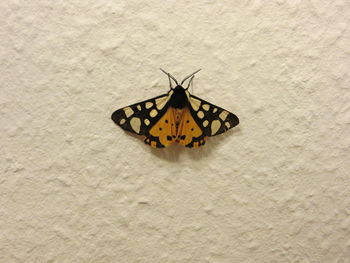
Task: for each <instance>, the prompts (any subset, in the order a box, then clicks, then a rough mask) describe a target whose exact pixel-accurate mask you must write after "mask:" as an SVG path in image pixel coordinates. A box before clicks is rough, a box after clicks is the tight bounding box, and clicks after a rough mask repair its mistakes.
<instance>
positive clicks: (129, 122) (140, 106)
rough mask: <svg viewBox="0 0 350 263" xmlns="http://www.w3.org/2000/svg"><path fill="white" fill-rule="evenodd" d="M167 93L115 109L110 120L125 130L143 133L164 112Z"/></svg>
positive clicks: (167, 99) (167, 101) (146, 131)
mask: <svg viewBox="0 0 350 263" xmlns="http://www.w3.org/2000/svg"><path fill="white" fill-rule="evenodd" d="M169 98H170V96H169V95H168V94H164V95H160V96H158V97H155V98H152V99H149V100H145V101H142V102H139V103H135V104H132V105H130V106H127V107H124V108H121V109H119V110H117V111H115V112H114V113H113V114H112V116H111V118H112V120H113V121H114V122H115V123H116V124H117V125H119V126H120V127H121V128H123V129H124V130H126V131H130V132H133V133H136V134H139V135H145V134H147V133H148V131H149V130H150V128H151V127H152V126H153V125H154V124H155V123H156V122H157V121H158V120H159V119H160V118H161V116H162V115H163V114H164V113H165V112H166V110H167V108H168V104H169Z"/></svg>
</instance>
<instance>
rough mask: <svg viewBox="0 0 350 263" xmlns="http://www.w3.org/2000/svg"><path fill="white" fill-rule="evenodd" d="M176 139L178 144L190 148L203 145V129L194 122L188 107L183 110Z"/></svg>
mask: <svg viewBox="0 0 350 263" xmlns="http://www.w3.org/2000/svg"><path fill="white" fill-rule="evenodd" d="M176 139H177V141H178V142H179V143H180V144H182V145H184V146H186V147H190V148H192V147H195V148H196V147H199V146H202V145H204V144H205V134H204V132H203V129H202V128H201V127H200V126H199V125H198V124H197V122H196V121H195V120H194V118H193V116H192V113H191V111H190V109H189V108H188V107H186V108H184V109H183V113H182V116H181V121H180V123H179V129H178V134H177V136H176Z"/></svg>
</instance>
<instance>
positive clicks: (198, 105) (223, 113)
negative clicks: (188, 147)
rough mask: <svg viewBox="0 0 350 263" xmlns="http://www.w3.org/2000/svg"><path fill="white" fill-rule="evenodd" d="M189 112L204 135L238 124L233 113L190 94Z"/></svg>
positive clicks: (212, 134)
mask: <svg viewBox="0 0 350 263" xmlns="http://www.w3.org/2000/svg"><path fill="white" fill-rule="evenodd" d="M189 101H190V105H191V107H190V108H191V114H192V116H193V118H194V119H195V121H196V122H197V124H198V125H199V126H200V127H201V129H202V130H203V133H204V134H205V135H206V136H214V135H218V134H221V133H223V132H225V131H227V130H228V129H231V128H233V127H235V126H237V125H238V124H239V119H238V117H237V116H236V115H234V114H233V113H231V112H229V111H227V110H225V109H223V108H220V107H218V106H216V105H213V104H211V103H209V102H207V101H205V100H202V99H200V98H198V97H196V96H193V95H190V96H189Z"/></svg>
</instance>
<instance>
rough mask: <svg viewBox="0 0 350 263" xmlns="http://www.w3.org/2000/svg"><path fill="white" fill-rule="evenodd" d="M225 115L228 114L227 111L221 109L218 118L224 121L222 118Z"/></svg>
mask: <svg viewBox="0 0 350 263" xmlns="http://www.w3.org/2000/svg"><path fill="white" fill-rule="evenodd" d="M227 115H228V112H227V111H223V112H221V113H220V115H219V118H220V119H222V120H223V121H224V120H226V117H227Z"/></svg>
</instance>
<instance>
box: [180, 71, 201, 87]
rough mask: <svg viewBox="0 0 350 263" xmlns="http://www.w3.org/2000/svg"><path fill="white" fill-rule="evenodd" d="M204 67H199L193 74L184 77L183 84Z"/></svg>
mask: <svg viewBox="0 0 350 263" xmlns="http://www.w3.org/2000/svg"><path fill="white" fill-rule="evenodd" d="M201 70H202V69H198V70H197V71H195V72H193V73H192V74H190V75H188V76H187V77H186V78H184V80H183V81H181V85H182V84H183V83H184V82H185V81H186V80H187V79H188V78H190V77H192V76H193V75H194V74H196V73H197V72H199V71H201Z"/></svg>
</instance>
